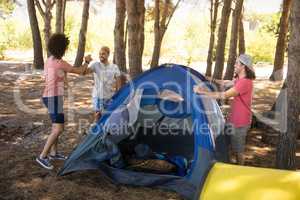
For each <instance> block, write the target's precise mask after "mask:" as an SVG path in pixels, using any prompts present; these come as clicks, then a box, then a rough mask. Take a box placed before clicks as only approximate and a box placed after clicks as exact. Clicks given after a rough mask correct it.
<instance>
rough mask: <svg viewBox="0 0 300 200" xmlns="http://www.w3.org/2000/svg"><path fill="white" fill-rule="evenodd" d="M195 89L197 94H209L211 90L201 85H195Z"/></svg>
mask: <svg viewBox="0 0 300 200" xmlns="http://www.w3.org/2000/svg"><path fill="white" fill-rule="evenodd" d="M193 90H194V92H195V93H196V94H207V93H208V92H209V91H208V90H207V89H206V88H204V87H202V86H200V85H195V86H194V88H193Z"/></svg>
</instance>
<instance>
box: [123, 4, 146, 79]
mask: <svg viewBox="0 0 300 200" xmlns="http://www.w3.org/2000/svg"><path fill="white" fill-rule="evenodd" d="M144 4H145V1H144V0H126V11H127V15H128V54H129V55H128V58H129V73H130V76H131V78H134V77H135V76H137V75H138V74H140V73H142V59H143V57H142V56H143V49H144V18H145V5H144Z"/></svg>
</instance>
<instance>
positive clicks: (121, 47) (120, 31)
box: [114, 0, 127, 72]
mask: <svg viewBox="0 0 300 200" xmlns="http://www.w3.org/2000/svg"><path fill="white" fill-rule="evenodd" d="M125 18H126V4H125V0H116V20H115V29H114V44H115V46H114V47H115V50H114V62H115V63H116V64H117V65H118V67H119V68H120V70H121V71H122V72H127V70H126V40H125V39H126V38H125Z"/></svg>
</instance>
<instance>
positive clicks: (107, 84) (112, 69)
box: [89, 61, 121, 99]
mask: <svg viewBox="0 0 300 200" xmlns="http://www.w3.org/2000/svg"><path fill="white" fill-rule="evenodd" d="M89 68H90V69H91V70H92V71H93V72H94V73H93V75H94V88H93V93H92V96H93V97H97V98H100V99H110V98H111V97H112V96H113V94H114V90H113V86H114V85H115V84H116V77H117V76H120V75H121V73H120V70H119V68H118V66H117V65H115V64H107V65H104V64H103V63H101V62H99V61H98V62H94V63H92V64H91V65H90V66H89Z"/></svg>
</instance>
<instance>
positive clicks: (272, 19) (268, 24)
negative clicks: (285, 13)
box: [260, 12, 280, 37]
mask: <svg viewBox="0 0 300 200" xmlns="http://www.w3.org/2000/svg"><path fill="white" fill-rule="evenodd" d="M279 22H280V13H279V12H278V13H275V14H271V15H270V16H269V17H266V18H265V19H264V20H263V21H262V26H261V28H260V31H261V32H266V33H271V34H273V35H275V36H276V37H277V36H278V34H279V33H278V26H279Z"/></svg>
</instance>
